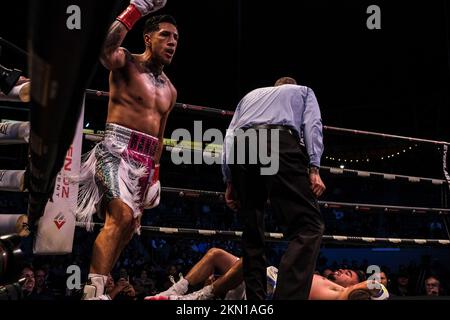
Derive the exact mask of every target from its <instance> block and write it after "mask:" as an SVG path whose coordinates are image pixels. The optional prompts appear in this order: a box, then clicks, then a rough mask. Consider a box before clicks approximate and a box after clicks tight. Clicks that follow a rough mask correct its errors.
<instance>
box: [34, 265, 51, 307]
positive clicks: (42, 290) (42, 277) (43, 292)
mask: <svg viewBox="0 0 450 320" xmlns="http://www.w3.org/2000/svg"><path fill="white" fill-rule="evenodd" d="M34 277H35V286H34V298H35V299H36V300H53V296H52V294H51V292H50V291H49V290H48V286H47V273H46V272H45V270H44V269H42V268H38V269H36V271H35V272H34Z"/></svg>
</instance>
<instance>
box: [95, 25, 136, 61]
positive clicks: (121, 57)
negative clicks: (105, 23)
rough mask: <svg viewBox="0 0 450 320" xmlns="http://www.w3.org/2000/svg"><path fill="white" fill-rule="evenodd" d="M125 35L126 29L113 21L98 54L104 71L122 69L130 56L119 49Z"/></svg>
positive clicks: (123, 49)
mask: <svg viewBox="0 0 450 320" xmlns="http://www.w3.org/2000/svg"><path fill="white" fill-rule="evenodd" d="M127 33H128V29H127V28H126V27H125V25H123V24H122V22H120V21H115V22H114V23H113V24H112V25H111V28H110V29H109V32H108V35H107V36H106V39H105V43H104V44H103V49H102V52H101V54H100V61H101V63H102V64H103V65H104V66H105V68H106V69H109V70H114V69H119V68H122V67H123V66H125V63H126V62H127V60H128V59H129V57H130V56H131V55H130V53H129V52H128V50H126V49H125V48H121V47H120V45H121V44H122V42H123V39H125V36H126V35H127Z"/></svg>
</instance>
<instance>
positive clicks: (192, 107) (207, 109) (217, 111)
mask: <svg viewBox="0 0 450 320" xmlns="http://www.w3.org/2000/svg"><path fill="white" fill-rule="evenodd" d="M86 94H87V95H88V96H96V97H105V98H106V97H109V92H106V91H98V90H92V89H87V90H86ZM175 108H178V109H184V110H192V111H202V112H208V113H214V114H220V115H226V116H233V115H234V112H233V111H229V110H224V109H216V108H210V107H203V106H196V105H191V104H185V103H176V104H175ZM323 128H324V129H325V130H328V131H335V132H341V133H350V134H354V135H366V136H374V137H381V138H386V139H395V140H406V141H408V142H420V143H428V144H434V145H447V146H450V142H446V141H436V140H429V139H420V138H413V137H407V136H399V135H393V134H387V133H380V132H371V131H363V130H355V129H346V128H338V127H332V126H323Z"/></svg>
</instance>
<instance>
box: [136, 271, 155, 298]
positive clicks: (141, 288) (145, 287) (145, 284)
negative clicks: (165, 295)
mask: <svg viewBox="0 0 450 320" xmlns="http://www.w3.org/2000/svg"><path fill="white" fill-rule="evenodd" d="M134 289H135V291H136V295H137V296H138V298H144V297H145V296H148V295H153V294H155V293H156V290H155V283H154V282H153V280H152V279H150V278H149V277H148V273H147V270H142V271H141V275H140V277H136V278H135V279H134Z"/></svg>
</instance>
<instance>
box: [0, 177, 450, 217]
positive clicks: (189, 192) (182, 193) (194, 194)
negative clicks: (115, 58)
mask: <svg viewBox="0 0 450 320" xmlns="http://www.w3.org/2000/svg"><path fill="white" fill-rule="evenodd" d="M13 171H14V177H15V178H14V181H13V182H11V183H10V184H9V185H2V184H0V191H10V192H27V190H24V189H23V186H20V183H19V182H18V181H21V179H20V177H21V176H23V175H24V174H25V170H0V178H1V177H3V176H5V174H6V173H9V172H13ZM0 180H1V179H0ZM11 181H12V180H11ZM13 183H14V184H15V185H12V184H13ZM161 191H162V192H165V193H175V194H178V196H179V197H187V198H200V197H215V198H219V200H220V201H221V202H223V200H224V192H219V191H209V190H196V189H185V188H173V187H162V188H161ZM318 203H319V205H320V206H322V207H324V208H327V209H339V208H351V209H354V210H356V211H364V212H374V211H375V210H376V211H377V212H378V211H379V210H380V209H381V210H383V211H384V212H388V213H399V212H409V213H414V214H415V213H417V214H426V213H429V214H439V215H449V214H450V209H445V208H426V207H407V206H392V205H379V204H366V203H352V202H334V201H318ZM372 209H375V210H374V211H372Z"/></svg>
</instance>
